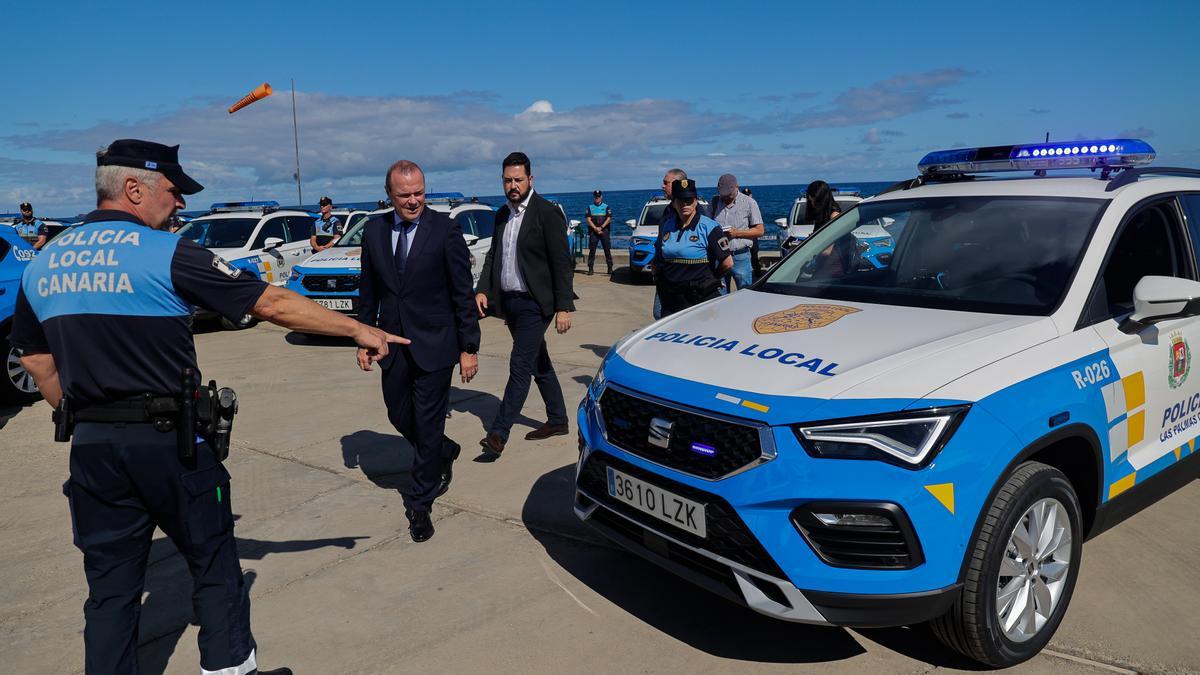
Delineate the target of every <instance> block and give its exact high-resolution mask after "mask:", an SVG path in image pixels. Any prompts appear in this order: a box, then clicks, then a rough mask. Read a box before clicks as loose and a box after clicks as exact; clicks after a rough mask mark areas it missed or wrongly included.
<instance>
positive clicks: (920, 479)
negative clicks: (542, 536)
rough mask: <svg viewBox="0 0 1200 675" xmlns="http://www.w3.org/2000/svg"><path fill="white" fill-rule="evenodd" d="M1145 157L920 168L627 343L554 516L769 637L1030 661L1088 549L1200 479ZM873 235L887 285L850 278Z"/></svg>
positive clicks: (1185, 188)
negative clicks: (688, 584) (749, 620)
mask: <svg viewBox="0 0 1200 675" xmlns="http://www.w3.org/2000/svg"><path fill="white" fill-rule="evenodd" d="M1153 157H1154V152H1153V150H1152V149H1151V148H1150V146H1149V145H1147V144H1146V143H1144V142H1141V141H1137V140H1127V139H1124V140H1123V139H1118V140H1106V141H1093V142H1087V143H1084V142H1073V143H1043V144H1036V145H1014V146H1000V147H985V148H970V149H962V150H952V151H945V152H935V153H931V154H930V155H928V156H926V157H925V159H924V160H923V161H922V162H921V164H920V172H921V176H920V177H919V178H917V179H914V180H911V181H906V182H904V183H901V184H899V185H897V186H895V187H893V188H892V189H891V190H890V191H887V192H885V193H884V194H881V195H879V196H877V197H874V198H872V199H870V200H867V201H864V202H862V203H859V204H858V205H857V206H856V207H855V208H853V209H850V210H849V211H848V212H846V213H845V214H843V215H842V216H840V217H839V218H837V219H836V220H834V221H833V222H832V223H830V224H829V226H828V227H826V228H824V229H823V230H822V231H820V232H818V233H817V234H815V235H813V236H812V237H810V238H809V239H808V240H807V241H805V242H804V244H802V245H801V246H800V247H799V248H797V249H795V250H794V251H793V252H792V253H791V254H789V255H788V256H787V257H786V258H784V260H783V261H782V262H780V263H779V264H778V265H777V266H776V267H775V268H774V269H773V270H771V271H770V272H769V273H768V274H767V275H766V276H765V277H764V278H763V279H761V280H760V281H759V282H758V283H756V284H754V285H753V286H751V287H750V288H749V289H747V290H746V291H744V292H740V293H736V294H734V295H731V296H726V297H723V298H720V299H715V300H712V301H709V302H706V303H704V304H701V305H698V306H696V307H693V308H691V309H689V310H687V311H685V312H682V313H679V314H676V315H674V316H670V317H667V318H665V319H663V320H661V321H659V322H657V323H655V324H653V325H651V326H649V327H648V328H645V329H642V330H639V331H637V332H635V333H633V334H631V335H630V336H628V337H626V338H624V339H623V340H621V341H620V342H618V343H617V344H616V345H614V347H613V349H612V350H610V352H609V353H608V355H607V356H606V357H605V360H604V362H603V364H602V366H601V368H600V371H599V372H598V373H597V375H596V377H595V379H594V380H593V381H592V384H591V386H590V388H589V390H588V393H587V394H586V396H585V398H584V400H583V402H582V403H581V405H580V408H579V428H580V449H581V452H580V458H579V463H578V470H577V494H576V502H575V511H576V514H577V515H578V516H579V517H580V518H581V519H583V520H585V521H586V522H587V523H589V524H591V525H592V526H594V527H595V528H597V529H599V530H600V531H602V532H604V533H605V534H607V535H608V536H610V537H612V538H613V539H615V540H616V541H617V542H619V543H621V544H623V545H625V546H626V547H628V548H629V549H632V550H633V551H635V552H637V553H639V554H641V555H643V556H645V557H647V558H649V559H651V560H653V561H655V562H657V563H658V564H660V565H662V566H663V567H665V568H667V569H668V570H671V571H673V572H675V573H676V574H678V575H680V576H683V577H686V578H688V579H690V580H692V581H694V582H695V583H697V584H699V585H700V586H703V587H704V588H707V589H709V590H710V591H713V592H715V593H717V594H719V595H722V596H724V597H726V598H729V599H731V600H734V601H736V602H739V603H742V604H745V605H748V606H750V607H752V608H754V609H756V610H758V611H759V612H762V613H764V614H767V615H770V616H774V617H778V618H781V619H786V620H790V621H798V622H805V623H815V624H834V625H847V626H885V625H905V624H912V623H916V622H921V621H927V620H929V621H932V625H933V627H934V631H935V633H936V634H937V635H938V636H939V637H940V638H941V639H942V640H943V641H945V642H946V643H947V644H948V645H950V646H951V647H953V648H954V649H957V650H958V651H960V652H962V653H963V654H965V655H967V656H969V657H971V658H973V659H977V660H979V661H981V662H983V663H986V664H990V665H993V666H1005V665H1011V664H1015V663H1019V662H1021V661H1024V660H1025V659H1028V658H1030V657H1032V656H1033V655H1034V654H1036V653H1037V652H1038V651H1039V650H1040V649H1041V648H1042V647H1044V646H1045V645H1046V644H1047V642H1048V641H1049V640H1050V638H1051V636H1052V635H1053V633H1054V631H1055V630H1056V629H1057V627H1058V625H1059V623H1060V622H1061V620H1062V618H1063V615H1064V614H1065V612H1066V609H1067V605H1068V603H1069V601H1070V599H1071V594H1072V590H1073V588H1074V586H1075V581H1076V577H1077V575H1078V572H1079V566H1080V560H1081V553H1082V550H1081V545H1082V543H1083V542H1084V540H1086V539H1088V538H1090V537H1093V536H1095V535H1096V534H1098V533H1100V532H1102V531H1104V530H1105V529H1107V528H1109V527H1112V526H1113V525H1115V524H1116V523H1118V522H1120V521H1121V520H1123V519H1125V518H1127V517H1128V516H1130V515H1131V514H1133V513H1135V512H1136V511H1138V510H1139V509H1141V508H1143V507H1145V506H1146V505H1148V504H1150V503H1153V502H1154V501H1156V500H1158V499H1160V498H1161V497H1163V496H1164V495H1166V494H1168V493H1170V492H1171V491H1173V490H1175V489H1178V488H1179V487H1181V486H1183V485H1184V484H1186V483H1188V482H1189V481H1191V480H1192V479H1194V478H1196V477H1197V476H1198V475H1200V452H1198V448H1197V444H1196V439H1197V435H1200V373H1198V374H1197V375H1196V376H1192V372H1191V370H1192V361H1193V354H1192V345H1197V346H1200V281H1198V279H1200V227H1198V226H1197V224H1200V171H1194V170H1181V169H1158V170H1156V169H1154V168H1153V167H1150V166H1148V164H1149V163H1150V161H1151V160H1152V158H1153ZM1055 169H1094V170H1095V173H1094V174H1092V175H1077V176H1065V177H1059V176H1054V175H1052V176H1047V175H1046V174H1047V173H1052V174H1053V173H1054V172H1053V171H1052V170H1055ZM1001 171H1013V172H1016V171H1023V172H1029V173H1033V175H1029V173H1026V175H1024V176H1020V177H1010V178H1005V177H1003V175H1004V174H999V175H998V176H992V177H986V176H983V175H979V174H987V173H995V172H1001ZM1010 175H1012V174H1010ZM887 219H891V221H892V223H893V225H892V227H891V230H892V232H893V234H894V236H895V237H896V241H895V252H894V255H893V256H892V257H891V258H890V259H889V260H888V261H887V264H886V265H885V266H884V267H882V268H880V269H874V268H872V269H863V268H861V267H853V266H850V265H847V261H848V260H849V259H850V256H851V254H852V253H853V251H854V250H855V248H856V246H857V240H856V238H855V236H854V231H855V230H856V229H857V228H860V227H862V226H864V225H868V224H881V223H883V222H885V221H886V220H887ZM1130 601H1131V602H1136V599H1132V600H1130Z"/></svg>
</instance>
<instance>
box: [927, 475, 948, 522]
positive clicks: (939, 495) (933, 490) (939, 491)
mask: <svg viewBox="0 0 1200 675" xmlns="http://www.w3.org/2000/svg"><path fill="white" fill-rule="evenodd" d="M925 489H926V490H929V494H931V495H933V498H934V499H936V500H938V501H939V502H941V504H942V506H944V507H946V510H947V511H949V512H950V515H954V483H938V484H936V485H926V486H925Z"/></svg>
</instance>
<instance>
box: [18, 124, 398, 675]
mask: <svg viewBox="0 0 1200 675" xmlns="http://www.w3.org/2000/svg"><path fill="white" fill-rule="evenodd" d="M178 150H179V146H166V145H161V144H158V143H151V142H147V141H139V140H118V141H114V142H113V143H112V145H110V146H109V147H108V148H107V149H105V150H101V151H100V152H99V153H97V156H96V164H97V168H96V191H97V204H98V206H99V208H98V209H97V210H96V211H93V212H92V213H90V214H88V216H87V218H86V219H85V220H84V222H83V224H81V225H80V226H79V227H77V228H75V229H74V230H73V231H72V232H69V233H67V234H66V235H64V236H63V237H61V238H59V239H57V240H56V241H54V242H53V244H51V245H48V246H47V247H46V248H45V250H43V252H42V254H41V255H39V256H38V257H37V259H36V260H34V261H33V262H32V263H30V265H29V267H28V268H27V269H26V271H25V274H24V277H23V278H22V281H21V288H20V291H19V293H18V297H17V305H16V310H15V312H16V313H15V318H14V323H13V331H12V342H13V344H14V345H16V346H18V347H20V348H22V349H23V350H24V356H23V357H22V358H21V362H22V364H23V365H24V366H25V367H26V369H28V371H29V373H30V374H32V375H33V377H34V379H35V380H36V381H37V384H38V387H39V389H40V390H41V392H42V394H43V395H44V396H45V398H46V401H47V402H48V403H50V404H51V405H52V406H55V408H56V409H57V410H56V413H55V421H56V432H55V437H56V439H57V440H67V439H68V438H71V459H70V467H71V469H70V471H71V475H70V479H69V480H67V482H66V483H65V484H64V485H63V492H64V494H65V495H66V496H67V499H68V501H69V503H70V507H71V520H72V526H73V529H74V532H75V543H76V545H77V546H78V547H79V549H80V550H81V551H82V552H83V556H84V571H85V574H86V576H87V581H88V591H89V593H88V600H87V602H86V603H85V604H84V616H85V619H86V623H85V627H84V645H85V653H86V661H87V663H86V669H87V672H89V673H93V672H95V673H101V672H103V673H114V672H135V671H136V670H137V646H138V616H139V610H140V603H141V595H142V587H143V585H144V583H145V576H146V561H147V556H148V554H149V551H150V543H151V539H152V536H153V533H154V528H155V526H158V527H161V528H162V530H163V531H164V532H165V533H166V534H167V536H169V537H170V538H171V540H172V541H173V542H174V543H175V546H176V547H177V548H178V549H179V552H180V554H181V555H183V557H184V558H185V559H186V560H187V562H188V568H189V569H190V570H191V572H192V576H193V579H194V581H195V584H194V591H193V595H192V602H193V607H194V610H195V613H196V617H197V619H198V620H199V623H200V634H199V647H200V667H201V672H204V673H208V672H214V671H225V672H233V671H234V670H236V672H239V673H242V672H250V671H252V670H254V669H256V668H257V662H256V655H255V649H256V646H255V642H254V638H253V636H252V634H251V632H250V625H249V622H250V600H249V596H248V589H247V586H246V584H245V582H244V580H243V577H242V571H241V568H240V566H239V564H238V556H237V550H236V544H235V542H234V537H233V513H232V508H231V505H230V496H231V495H230V492H229V473H228V472H227V471H226V470H225V467H224V466H223V465H222V464H221V460H222V459H224V457H225V453H227V452H228V441H229V439H228V432H229V430H230V427H231V425H232V419H233V413H234V412H235V411H236V397H234V396H233V392H232V391H231V390H228V389H225V390H219V391H218V390H217V389H216V386H215V384H210V386H209V387H206V388H204V389H200V388H198V386H197V381H198V377H197V376H198V372H199V371H198V368H197V364H196V350H195V345H194V344H193V342H192V335H191V331H190V330H189V325H188V324H189V321H188V319H189V316H190V315H191V311H192V305H200V306H202V307H206V308H209V309H212V310H213V311H216V312H219V313H220V314H222V315H224V316H226V317H228V318H230V319H240V318H241V317H243V316H245V315H246V314H253V315H254V316H256V317H258V318H261V319H264V320H267V321H270V322H272V323H276V324H279V325H281V326H285V327H287V328H291V329H294V330H298V331H302V332H306V333H322V334H327V335H341V336H347V337H352V338H354V340H355V342H357V343H358V345H359V346H360V347H363V348H365V349H367V350H368V352H369V354H370V356H371V358H373V359H375V360H378V359H379V358H382V357H383V356H384V355H386V354H387V351H388V343H407V342H408V341H407V340H405V339H403V338H399V337H396V336H394V335H389V334H387V333H385V332H383V331H380V330H378V329H376V328H372V327H369V326H366V325H364V324H361V323H359V322H357V321H355V320H353V319H351V318H350V317H347V316H343V315H341V314H338V313H336V312H332V311H330V310H327V309H324V308H322V307H320V306H319V305H317V304H315V303H313V302H311V301H309V300H306V299H304V298H302V297H300V296H299V295H297V294H295V293H293V292H291V291H287V290H284V289H282V288H278V287H276V286H271V285H269V284H266V283H264V282H262V281H259V280H257V279H253V278H251V277H250V275H247V274H243V273H242V272H241V271H240V270H238V269H236V268H233V267H231V266H230V265H228V264H226V263H225V261H224V260H222V259H221V258H220V257H218V256H216V255H214V254H213V253H212V252H211V251H209V250H207V249H205V248H203V247H201V246H199V245H197V244H196V243H194V242H192V241H190V240H187V239H184V238H181V237H179V236H178V235H176V234H173V233H171V232H168V231H166V230H165V229H164V228H165V227H166V225H167V223H168V222H169V221H170V218H171V216H172V215H174V213H175V212H176V211H177V210H178V209H181V208H183V207H184V205H185V203H184V195H191V194H195V193H197V192H199V191H200V190H202V189H203V188H202V187H201V185H200V184H199V183H197V182H196V181H194V180H192V179H191V178H190V177H188V176H187V174H185V173H184V171H183V169H182V167H181V166H180V165H179V160H178ZM197 435H199V438H197ZM72 436H73V438H72ZM226 669H228V670H226ZM259 672H264V671H259ZM279 672H290V671H287V670H286V669H282V670H281V671H279Z"/></svg>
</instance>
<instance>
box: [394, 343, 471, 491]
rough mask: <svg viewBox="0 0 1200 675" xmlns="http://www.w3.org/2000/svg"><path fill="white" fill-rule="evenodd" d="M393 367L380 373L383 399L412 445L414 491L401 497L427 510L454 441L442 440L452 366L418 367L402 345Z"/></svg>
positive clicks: (396, 423)
mask: <svg viewBox="0 0 1200 675" xmlns="http://www.w3.org/2000/svg"><path fill="white" fill-rule="evenodd" d="M393 348H394V349H396V351H397V352H398V353H397V354H396V357H395V358H394V359H392V363H391V366H389V367H388V368H386V369H384V371H383V403H384V405H386V406H387V411H388V421H390V422H391V423H392V426H393V427H395V428H396V431H399V432H400V434H401V435H402V436H404V438H405V439H406V440H407V441H408V442H409V443H411V444H412V446H413V466H412V484H413V490H412V493H410V494H405V495H404V506H405V507H406V508H408V509H411V510H413V511H428V510H430V507H432V506H433V500H434V496H435V495H434V492H436V491H437V488H438V484H439V483H440V482H441V479H442V471H443V470H444V469H445V467H446V462H447V461H449V460H450V457H451V456H452V454H453V452H454V444H453V442H452V441H451V440H450V439H449V438H446V410H448V409H449V407H450V376H451V375H452V374H453V373H454V367H453V366H451V367H449V368H442V369H439V370H422V369H421V368H419V367H417V365H416V363H415V362H414V361H413V358H412V354H411V353H409V351H408V349H407V348H405V347H402V346H399V345H397V346H395V347H393Z"/></svg>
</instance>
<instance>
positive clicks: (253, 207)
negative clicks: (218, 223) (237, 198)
mask: <svg viewBox="0 0 1200 675" xmlns="http://www.w3.org/2000/svg"><path fill="white" fill-rule="evenodd" d="M277 208H279V202H277V201H275V200H273V199H272V200H270V201H262V202H216V203H215V204H213V205H212V206H211V207H209V209H210V210H211V211H212V213H219V212H222V211H257V210H260V209H261V210H266V209H277Z"/></svg>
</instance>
